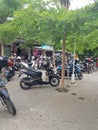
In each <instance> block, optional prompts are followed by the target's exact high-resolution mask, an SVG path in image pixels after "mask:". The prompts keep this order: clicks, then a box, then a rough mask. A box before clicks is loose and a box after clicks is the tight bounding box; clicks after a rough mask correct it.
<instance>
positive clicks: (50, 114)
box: [0, 72, 98, 130]
mask: <svg viewBox="0 0 98 130" xmlns="http://www.w3.org/2000/svg"><path fill="white" fill-rule="evenodd" d="M76 83H77V85H76V86H75V85H74V86H71V87H70V88H69V91H68V92H66V93H65V92H58V91H56V90H55V89H54V88H52V87H50V86H49V85H48V86H42V87H41V86H37V87H34V88H32V89H30V90H22V89H21V88H20V87H19V81H18V80H17V77H15V78H14V80H13V81H11V82H9V83H8V84H7V88H8V91H9V93H10V96H11V99H12V101H13V102H14V104H15V106H16V109H17V114H16V116H15V117H13V116H12V115H11V114H10V113H9V112H8V111H7V110H6V109H5V108H3V107H2V105H1V104H0V130H98V72H94V73H92V74H85V75H84V78H83V80H77V81H76ZM67 84H68V81H67V80H65V86H66V85H67Z"/></svg>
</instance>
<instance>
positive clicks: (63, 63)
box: [61, 36, 66, 90]
mask: <svg viewBox="0 0 98 130" xmlns="http://www.w3.org/2000/svg"><path fill="white" fill-rule="evenodd" d="M65 37H66V36H63V43H62V47H63V48H62V74H61V89H62V90H63V89H64V77H65V40H66V38H65Z"/></svg>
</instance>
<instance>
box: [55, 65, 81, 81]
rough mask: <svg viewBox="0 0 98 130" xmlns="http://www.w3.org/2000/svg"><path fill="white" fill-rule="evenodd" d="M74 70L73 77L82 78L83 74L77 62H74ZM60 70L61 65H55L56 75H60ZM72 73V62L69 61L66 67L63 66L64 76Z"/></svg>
mask: <svg viewBox="0 0 98 130" xmlns="http://www.w3.org/2000/svg"><path fill="white" fill-rule="evenodd" d="M74 67H75V70H74V74H75V77H78V78H79V79H82V78H83V74H82V72H81V68H80V66H79V65H78V64H75V66H74ZM61 71H62V66H61V65H60V66H58V67H57V75H58V76H59V77H60V76H61ZM72 73H73V63H71V64H70V65H68V66H67V67H65V76H69V77H71V76H72Z"/></svg>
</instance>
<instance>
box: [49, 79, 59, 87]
mask: <svg viewBox="0 0 98 130" xmlns="http://www.w3.org/2000/svg"><path fill="white" fill-rule="evenodd" d="M49 82H50V85H51V86H52V87H56V86H58V85H59V82H60V80H59V77H51V78H50V80H49Z"/></svg>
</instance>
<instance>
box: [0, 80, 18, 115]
mask: <svg viewBox="0 0 98 130" xmlns="http://www.w3.org/2000/svg"><path fill="white" fill-rule="evenodd" d="M0 101H1V103H2V105H3V106H4V107H6V108H7V109H8V111H9V112H10V113H11V114H12V115H14V116H15V115H16V108H15V106H14V104H13V102H12V101H11V99H10V96H9V93H8V90H7V88H6V87H5V81H4V80H2V79H1V78H0Z"/></svg>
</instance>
